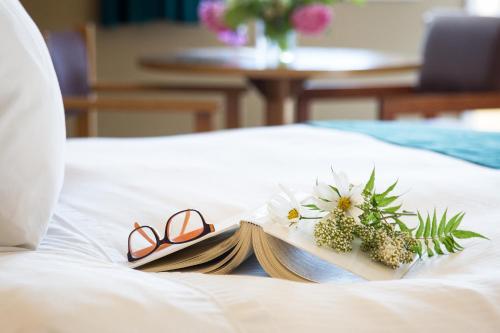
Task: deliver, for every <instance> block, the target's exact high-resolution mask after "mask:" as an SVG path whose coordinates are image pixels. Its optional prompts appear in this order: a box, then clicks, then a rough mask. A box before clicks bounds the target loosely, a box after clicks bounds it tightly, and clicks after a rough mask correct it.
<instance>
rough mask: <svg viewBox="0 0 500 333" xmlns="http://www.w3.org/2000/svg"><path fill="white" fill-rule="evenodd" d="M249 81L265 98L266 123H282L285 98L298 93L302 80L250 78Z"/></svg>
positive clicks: (269, 124)
mask: <svg viewBox="0 0 500 333" xmlns="http://www.w3.org/2000/svg"><path fill="white" fill-rule="evenodd" d="M250 82H251V83H252V84H253V85H254V86H255V87H256V88H257V90H259V92H260V93H261V94H262V96H263V97H264V99H265V100H266V125H268V126H273V125H283V124H284V123H285V101H286V98H287V97H296V96H297V95H298V94H299V93H300V91H301V89H302V86H303V80H291V79H278V80H276V79H274V80H273V79H251V80H250Z"/></svg>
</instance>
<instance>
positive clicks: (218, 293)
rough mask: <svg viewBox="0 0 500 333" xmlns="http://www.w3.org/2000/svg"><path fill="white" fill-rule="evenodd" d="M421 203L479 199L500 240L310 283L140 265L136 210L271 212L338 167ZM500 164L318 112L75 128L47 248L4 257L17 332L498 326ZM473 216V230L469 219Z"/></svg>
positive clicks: (144, 217)
mask: <svg viewBox="0 0 500 333" xmlns="http://www.w3.org/2000/svg"><path fill="white" fill-rule="evenodd" d="M332 165H333V166H334V168H335V169H338V170H345V171H346V172H348V173H349V174H350V176H351V177H352V178H354V180H357V181H364V180H365V178H366V175H368V174H369V172H370V170H371V168H372V167H373V166H376V168H377V173H378V181H379V182H380V184H381V185H384V186H385V185H387V184H390V183H391V181H393V180H394V179H395V178H398V179H399V188H400V189H401V190H402V191H405V192H406V191H407V193H406V194H405V195H404V202H405V204H406V205H407V206H408V208H410V209H411V208H416V207H425V208H427V209H429V210H432V209H433V208H434V207H448V208H449V209H450V210H453V211H461V210H463V211H466V212H467V215H466V218H465V220H464V222H463V224H464V226H467V227H468V228H467V229H472V230H475V231H477V232H480V233H482V234H484V235H487V236H488V237H489V238H490V239H491V240H490V241H470V242H465V243H464V244H465V245H467V249H466V251H465V252H463V253H460V254H456V255H450V256H443V257H440V258H436V259H432V260H426V261H422V262H419V263H418V264H417V266H416V267H414V268H413V269H412V270H411V271H410V273H409V274H408V275H407V276H406V277H405V278H404V279H402V280H397V281H386V282H367V281H359V280H353V281H345V280H342V281H337V282H335V283H329V284H306V283H296V282H289V281H285V280H279V279H271V278H268V277H263V276H252V275H246V274H233V275H224V276H217V275H201V274H196V273H144V272H141V271H137V270H133V269H130V268H128V267H127V266H126V252H127V245H126V239H127V236H128V233H129V232H130V230H131V227H132V223H133V222H134V221H140V222H143V223H145V222H148V223H150V224H153V225H161V223H162V222H164V219H165V218H167V217H168V216H169V214H170V213H172V212H173V211H175V210H176V209H179V208H185V207H193V208H197V209H199V210H201V211H202V212H203V213H204V214H205V216H206V218H207V219H208V220H210V221H211V223H217V221H222V220H224V219H226V218H230V217H231V216H235V215H238V214H241V213H242V212H245V211H249V210H252V209H255V207H258V206H260V205H262V204H263V203H265V202H266V201H267V200H268V199H269V198H270V197H271V196H272V195H273V194H274V193H275V192H276V190H277V188H276V184H277V183H283V184H286V185H288V186H290V187H292V188H294V189H296V190H298V191H301V190H304V191H305V190H309V189H310V186H311V184H312V183H313V182H314V180H315V179H316V177H319V178H324V179H327V177H329V170H330V167H331V166H332ZM499 189H500V171H499V170H495V169H493V168H487V167H483V166H479V165H475V164H472V163H469V162H466V161H463V160H459V159H455V158H452V157H448V156H445V155H442V154H438V153H435V152H430V151H426V150H421V149H414V148H407V147H401V146H397V145H393V144H389V143H385V142H383V141H380V140H377V139H375V138H372V137H370V136H368V135H365V134H360V133H353V132H348V131H342V130H338V129H331V128H319V127H313V126H309V125H291V126H283V127H269V128H254V129H243V130H229V131H221V132H217V133H208V134H196V135H181V136H175V137H168V138H141V139H104V138H96V139H73V140H69V141H68V142H67V145H66V170H65V180H64V185H63V189H62V193H61V196H60V199H59V202H58V204H57V208H56V211H55V214H54V216H53V218H52V221H51V223H50V224H49V229H48V232H47V234H46V236H45V237H44V239H43V240H42V243H41V245H40V246H39V248H38V249H37V250H36V251H18V252H11V253H1V254H0V300H1V301H0V323H1V325H2V326H1V331H2V332H24V331H28V332H30V331H32V332H153V331H157V330H161V331H169V332H198V331H204V332H235V331H236V332H240V331H241V332H266V331H286V332H304V331H310V332H312V331H320V332H321V331H339V332H344V331H353V332H362V331H370V332H403V331H404V332H420V331H435V332H439V331H441V332H450V331H453V332H471V331H475V332H498V331H499V330H500V260H499V259H498V258H499V256H500V245H499V242H500V228H499V218H500V191H499ZM464 228H465V227H464Z"/></svg>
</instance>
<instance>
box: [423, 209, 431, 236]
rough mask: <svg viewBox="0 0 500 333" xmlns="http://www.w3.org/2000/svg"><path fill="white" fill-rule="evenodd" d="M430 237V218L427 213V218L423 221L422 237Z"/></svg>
mask: <svg viewBox="0 0 500 333" xmlns="http://www.w3.org/2000/svg"><path fill="white" fill-rule="evenodd" d="M430 236H431V217H430V215H429V214H428V213H427V218H426V219H425V230H424V237H425V238H429V237H430Z"/></svg>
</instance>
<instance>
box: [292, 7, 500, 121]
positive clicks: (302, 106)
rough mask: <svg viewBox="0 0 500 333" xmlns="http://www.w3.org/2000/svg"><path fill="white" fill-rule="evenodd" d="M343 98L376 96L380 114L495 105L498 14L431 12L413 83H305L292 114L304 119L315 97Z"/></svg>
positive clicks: (498, 99) (499, 73) (499, 100)
mask: <svg viewBox="0 0 500 333" xmlns="http://www.w3.org/2000/svg"><path fill="white" fill-rule="evenodd" d="M344 98H375V99H376V100H377V101H378V105H379V110H378V115H379V119H383V120H390V119H395V118H396V117H397V116H398V115H400V114H404V113H420V114H422V115H423V116H424V117H426V118H431V117H435V116H437V115H438V114H439V113H441V112H445V111H451V112H461V111H464V110H470V109H484V108H500V18H491V17H472V16H462V17H457V16H454V17H436V18H434V20H433V21H432V22H430V24H429V26H428V30H427V36H426V40H425V46H424V53H423V63H422V67H421V70H420V73H419V80H418V83H417V84H416V85H407V84H406V85H385V86H384V85H372V86H363V85H358V86H341V85H337V86H331V85H330V86H328V85H326V86H325V85H323V86H318V85H316V86H312V85H310V86H308V87H306V88H305V89H304V91H303V92H302V94H301V95H300V96H299V98H298V101H297V108H296V119H297V121H298V122H304V121H307V120H309V117H310V104H311V102H312V101H314V100H317V99H344Z"/></svg>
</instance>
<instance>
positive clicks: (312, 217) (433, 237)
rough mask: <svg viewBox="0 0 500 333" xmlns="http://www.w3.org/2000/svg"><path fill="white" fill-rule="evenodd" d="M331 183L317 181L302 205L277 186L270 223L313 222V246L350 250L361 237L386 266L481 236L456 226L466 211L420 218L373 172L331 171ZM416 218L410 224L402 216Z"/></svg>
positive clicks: (449, 249)
mask: <svg viewBox="0 0 500 333" xmlns="http://www.w3.org/2000/svg"><path fill="white" fill-rule="evenodd" d="M332 175H333V183H332V184H327V183H323V182H319V181H317V182H316V184H315V185H314V189H313V193H312V195H311V200H312V202H311V203H308V204H305V205H302V204H300V203H299V201H298V200H297V199H296V198H295V195H294V194H293V193H292V192H291V191H290V190H288V189H286V188H284V187H282V189H283V192H282V193H280V194H279V195H278V196H276V197H275V198H273V199H272V200H271V201H270V202H269V203H268V212H269V215H270V217H271V219H272V220H273V221H274V222H277V223H281V224H283V225H286V226H289V227H293V226H297V225H300V224H302V223H311V221H314V222H312V223H314V232H313V236H314V240H315V242H316V244H317V245H318V246H323V247H327V248H331V249H332V250H334V251H337V252H350V251H352V246H353V241H354V239H356V238H359V239H360V240H361V250H362V251H364V252H366V253H367V254H368V255H369V256H370V257H371V258H372V259H373V260H375V261H377V262H380V263H382V264H385V265H387V266H389V267H391V268H394V269H395V268H397V267H399V266H400V265H401V264H408V263H411V262H412V261H413V259H414V257H415V255H418V256H419V257H422V256H423V254H424V253H427V256H428V257H432V256H434V255H444V254H446V253H455V252H459V251H462V250H463V249H464V248H463V247H462V246H461V245H460V244H459V243H458V241H457V239H467V238H475V237H479V238H484V239H487V238H486V237H484V236H483V235H481V234H479V233H476V232H473V231H468V230H462V229H459V227H460V223H461V222H462V220H463V218H464V216H465V213H462V212H460V213H457V214H455V215H453V216H452V217H451V218H448V216H447V215H448V212H447V211H446V210H445V211H444V212H443V213H442V215H441V216H438V214H437V212H436V210H435V209H434V211H433V213H432V214H429V213H427V214H426V215H425V217H424V216H423V215H422V214H421V213H420V212H418V211H417V212H416V213H414V212H410V211H407V210H404V209H402V205H401V204H396V203H395V202H396V201H397V200H398V199H399V196H397V195H394V194H393V191H394V189H395V188H396V185H397V181H396V182H394V183H393V184H392V185H391V186H389V187H388V188H387V189H385V190H384V191H382V192H378V191H376V189H375V170H373V171H372V173H371V176H370V178H369V180H368V182H367V183H366V184H360V185H353V184H351V183H350V182H349V180H348V178H347V176H346V174H345V173H342V172H341V173H336V172H334V171H333V170H332ZM408 216H417V218H418V225H417V226H416V227H415V228H410V227H408V226H407V224H406V223H405V222H403V220H404V219H405V218H406V217H408Z"/></svg>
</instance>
